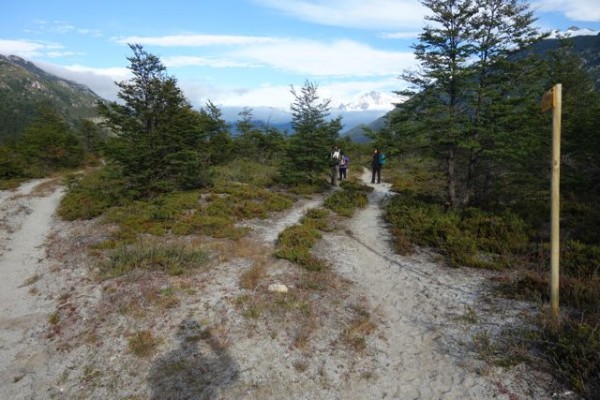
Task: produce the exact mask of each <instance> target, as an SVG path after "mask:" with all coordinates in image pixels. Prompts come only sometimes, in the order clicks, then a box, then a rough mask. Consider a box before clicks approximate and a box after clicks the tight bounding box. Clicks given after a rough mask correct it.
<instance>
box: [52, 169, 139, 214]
mask: <svg viewBox="0 0 600 400" xmlns="http://www.w3.org/2000/svg"><path fill="white" fill-rule="evenodd" d="M127 197H128V196H127V194H126V193H125V190H124V181H123V180H122V179H121V177H120V174H119V172H118V171H117V170H115V169H111V168H106V169H101V170H97V171H94V172H92V173H90V174H88V175H83V176H82V175H69V176H68V177H67V194H66V195H65V196H64V197H63V199H62V201H61V203H60V205H59V207H58V215H59V216H60V217H61V218H63V219H64V220H67V221H74V220H77V219H91V218H95V217H97V216H99V215H101V214H102V213H103V212H105V211H106V210H107V209H108V208H110V207H113V206H116V205H119V204H123V203H125V202H126V201H127Z"/></svg>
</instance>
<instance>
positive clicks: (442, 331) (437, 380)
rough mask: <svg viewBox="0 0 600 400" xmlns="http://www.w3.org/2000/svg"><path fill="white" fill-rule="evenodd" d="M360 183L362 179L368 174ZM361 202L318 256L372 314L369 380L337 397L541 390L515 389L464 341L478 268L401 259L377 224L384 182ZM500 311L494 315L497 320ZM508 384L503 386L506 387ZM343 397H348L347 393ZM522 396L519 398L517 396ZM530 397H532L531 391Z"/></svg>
mask: <svg viewBox="0 0 600 400" xmlns="http://www.w3.org/2000/svg"><path fill="white" fill-rule="evenodd" d="M362 178H363V181H364V182H365V183H367V184H368V182H369V181H370V172H369V171H365V173H364V175H363V177H362ZM371 186H373V187H374V188H375V190H374V191H373V192H372V193H371V194H370V196H369V205H368V207H367V208H366V209H364V210H361V211H359V212H358V213H357V214H356V215H355V216H354V218H352V220H350V221H349V224H348V229H347V231H346V232H345V233H342V232H338V233H337V234H331V235H328V236H327V237H326V238H325V241H324V243H323V244H324V247H321V249H320V252H321V253H322V254H329V256H328V257H329V259H330V260H331V262H332V263H333V265H335V266H336V271H337V272H338V273H340V274H341V275H342V276H343V277H345V278H347V279H350V280H351V281H353V282H354V283H355V284H356V286H357V288H358V290H360V291H362V292H363V294H364V296H366V298H367V300H368V301H369V303H370V304H371V306H372V308H373V309H374V310H375V311H376V313H377V315H378V316H379V321H378V332H379V335H377V337H374V338H372V339H373V344H374V346H375V348H376V353H377V354H376V357H375V358H376V359H375V360H374V363H375V370H376V375H377V379H376V380H374V382H373V384H365V382H360V383H357V384H356V385H355V384H353V382H350V383H349V385H347V386H346V387H345V390H344V393H345V394H344V395H342V396H341V398H390V397H391V398H394V399H440V398H444V399H488V398H511V399H512V398H515V397H510V395H511V394H513V395H516V394H515V392H516V393H518V394H519V396H517V397H516V398H531V397H529V396H530V395H534V394H535V393H537V394H538V395H540V396H541V397H539V398H544V396H546V395H548V393H543V390H542V389H539V388H531V387H523V384H520V385H521V386H520V387H515V383H514V382H513V379H512V377H510V376H508V375H507V376H501V375H502V374H501V372H498V371H497V372H498V373H497V374H496V375H494V373H493V371H492V368H491V367H489V366H486V365H485V363H483V362H482V361H478V360H477V359H476V357H475V354H473V353H470V352H469V351H468V349H467V346H466V344H467V343H468V342H469V341H470V334H469V333H468V331H469V329H470V328H471V327H469V326H465V323H464V322H461V317H462V320H464V316H465V314H466V313H467V310H477V309H478V307H480V304H479V303H478V301H480V300H481V297H482V296H483V295H484V292H483V290H484V289H482V288H484V287H485V286H486V285H485V283H484V277H483V276H484V274H477V273H476V272H477V271H469V270H466V269H465V270H455V269H449V268H443V267H439V266H436V265H435V264H432V263H430V262H428V261H427V260H426V257H419V256H415V257H412V258H408V257H401V256H398V255H397V254H395V253H394V252H393V251H392V249H391V246H390V241H389V239H390V237H389V234H388V233H387V229H382V210H381V209H380V202H381V201H382V200H383V199H384V198H385V197H386V196H389V195H390V192H389V184H386V183H383V184H377V185H371ZM502 318H503V317H502V316H498V319H499V323H500V322H501V320H502ZM509 387H512V388H510V389H507V388H509ZM347 396H348V397H347ZM522 396H523V397H522ZM533 398H538V397H537V396H534V397H533Z"/></svg>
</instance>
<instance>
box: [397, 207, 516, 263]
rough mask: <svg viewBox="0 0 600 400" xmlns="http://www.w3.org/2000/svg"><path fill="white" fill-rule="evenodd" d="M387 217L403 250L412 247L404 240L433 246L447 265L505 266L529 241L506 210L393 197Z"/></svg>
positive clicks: (512, 260) (512, 261) (511, 261)
mask: <svg viewBox="0 0 600 400" xmlns="http://www.w3.org/2000/svg"><path fill="white" fill-rule="evenodd" d="M386 219H387V221H388V222H390V223H391V225H392V231H393V233H394V236H395V238H396V240H397V241H398V245H399V247H400V248H401V249H402V250H403V251H404V252H405V251H406V250H407V249H409V248H410V247H411V246H410V245H409V244H407V243H406V242H407V241H408V242H410V243H414V244H416V245H419V246H431V247H435V248H437V249H439V250H440V251H442V253H443V254H444V255H445V256H446V259H447V262H448V264H449V265H450V266H470V267H479V268H504V267H507V266H510V265H512V263H514V262H515V256H518V255H520V254H523V252H524V250H525V245H526V244H527V241H528V231H527V226H526V225H525V223H524V222H523V221H522V220H521V219H520V218H519V217H517V216H516V215H514V214H512V213H509V212H504V213H501V214H493V213H489V212H483V211H481V210H478V209H466V210H464V211H462V212H455V211H450V210H446V209H445V208H444V207H442V206H441V205H436V204H429V203H426V202H423V201H420V200H418V199H407V198H405V197H396V198H393V199H392V200H391V201H390V202H389V203H388V205H387V207H386Z"/></svg>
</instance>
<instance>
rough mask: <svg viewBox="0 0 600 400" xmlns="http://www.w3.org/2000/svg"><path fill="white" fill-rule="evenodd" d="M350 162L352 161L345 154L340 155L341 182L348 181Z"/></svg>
mask: <svg viewBox="0 0 600 400" xmlns="http://www.w3.org/2000/svg"><path fill="white" fill-rule="evenodd" d="M349 162H350V159H349V158H348V157H347V156H346V155H345V154H344V153H343V152H341V153H340V165H339V167H338V168H339V170H340V181H341V180H342V179H346V171H347V169H348V163H349Z"/></svg>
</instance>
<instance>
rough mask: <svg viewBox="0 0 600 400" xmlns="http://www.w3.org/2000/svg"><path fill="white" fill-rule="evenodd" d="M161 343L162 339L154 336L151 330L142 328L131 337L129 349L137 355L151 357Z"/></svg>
mask: <svg viewBox="0 0 600 400" xmlns="http://www.w3.org/2000/svg"><path fill="white" fill-rule="evenodd" d="M161 343H162V340H161V339H160V338H159V337H156V336H154V335H153V334H152V332H151V331H149V330H142V331H138V332H136V333H134V334H133V335H132V336H131V337H130V338H129V340H128V342H127V346H128V348H129V351H130V352H131V353H132V354H134V355H135V356H137V357H150V356H151V355H153V354H154V353H155V352H156V350H157V347H158V346H159V345H160V344H161Z"/></svg>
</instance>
